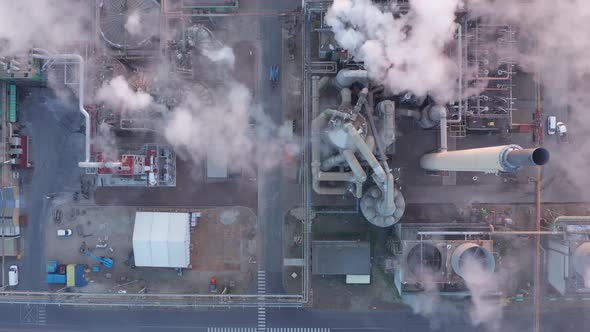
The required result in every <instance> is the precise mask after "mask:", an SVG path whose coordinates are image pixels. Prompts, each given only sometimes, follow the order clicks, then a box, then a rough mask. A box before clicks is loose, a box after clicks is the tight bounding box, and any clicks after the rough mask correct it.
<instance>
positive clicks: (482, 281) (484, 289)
mask: <svg viewBox="0 0 590 332" xmlns="http://www.w3.org/2000/svg"><path fill="white" fill-rule="evenodd" d="M462 271H465V272H463V279H464V280H465V283H466V284H467V288H469V291H470V293H471V304H472V305H471V307H470V308H469V315H470V318H471V322H472V324H473V325H476V326H477V325H480V324H486V326H487V327H488V328H490V329H492V330H498V329H499V328H500V324H501V321H502V320H501V319H502V316H503V311H502V310H503V304H502V303H501V302H499V301H498V299H493V298H490V297H489V294H492V293H494V292H496V291H497V290H498V286H499V284H498V283H499V282H500V279H502V278H501V277H500V275H499V274H496V275H491V274H490V273H489V272H488V271H487V270H486V269H485V267H484V266H483V265H482V264H481V263H480V262H479V261H477V260H475V259H473V258H469V257H468V258H467V259H465V260H464V265H463V269H462Z"/></svg>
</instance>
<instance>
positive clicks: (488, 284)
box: [404, 259, 507, 330]
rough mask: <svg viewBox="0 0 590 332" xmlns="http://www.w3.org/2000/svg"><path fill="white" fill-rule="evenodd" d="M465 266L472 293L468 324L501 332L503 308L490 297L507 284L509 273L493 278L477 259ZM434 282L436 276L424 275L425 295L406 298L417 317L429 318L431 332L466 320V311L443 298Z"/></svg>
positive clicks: (422, 293)
mask: <svg viewBox="0 0 590 332" xmlns="http://www.w3.org/2000/svg"><path fill="white" fill-rule="evenodd" d="M463 264H464V265H463V267H462V271H465V272H464V273H463V279H464V281H465V284H466V286H467V288H468V289H469V293H470V301H471V305H470V306H469V307H468V308H467V311H468V312H469V323H471V324H472V325H473V326H480V325H483V326H485V327H486V328H487V329H490V330H498V329H499V328H500V327H501V323H502V316H503V304H502V303H501V302H499V301H498V299H492V298H490V297H489V295H490V294H492V293H494V292H496V291H497V290H498V287H499V285H500V284H501V283H502V282H503V281H504V280H505V276H506V275H507V273H506V271H498V272H497V273H495V274H493V275H490V274H489V272H488V271H486V269H485V268H484V266H482V265H481V263H480V262H479V261H477V260H475V259H466V260H464V262H463ZM434 280H435V279H434V272H432V271H428V270H426V271H423V273H422V275H421V281H422V284H423V286H424V291H423V292H421V293H418V294H415V295H411V296H407V297H404V302H405V303H406V304H407V305H408V306H410V307H411V308H412V311H413V312H414V313H415V314H419V315H422V316H424V317H426V318H428V319H429V320H430V325H431V328H432V329H440V328H442V327H444V326H445V325H446V324H450V323H452V322H454V321H458V320H461V319H463V318H462V315H461V312H462V310H463V308H462V306H461V303H460V302H453V301H451V300H450V299H445V298H443V297H441V295H440V293H439V291H438V288H437V285H436V283H435V282H434Z"/></svg>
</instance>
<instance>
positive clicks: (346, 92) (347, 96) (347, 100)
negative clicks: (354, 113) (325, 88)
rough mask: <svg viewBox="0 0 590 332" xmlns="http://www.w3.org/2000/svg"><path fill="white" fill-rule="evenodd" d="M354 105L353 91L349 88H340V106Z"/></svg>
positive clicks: (348, 106)
mask: <svg viewBox="0 0 590 332" xmlns="http://www.w3.org/2000/svg"><path fill="white" fill-rule="evenodd" d="M350 107H352V93H351V91H350V89H349V88H343V89H342V90H340V108H350Z"/></svg>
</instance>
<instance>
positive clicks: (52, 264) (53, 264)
mask: <svg viewBox="0 0 590 332" xmlns="http://www.w3.org/2000/svg"><path fill="white" fill-rule="evenodd" d="M57 264H58V263H57V261H47V266H46V268H45V272H47V273H55V271H57Z"/></svg>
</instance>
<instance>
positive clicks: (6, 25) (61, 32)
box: [0, 0, 92, 55]
mask: <svg viewBox="0 0 590 332" xmlns="http://www.w3.org/2000/svg"><path fill="white" fill-rule="evenodd" d="M88 8H89V7H88V6H87V2H86V1H76V0H44V1H39V0H18V1H0V54H4V55H10V54H17V53H24V52H27V51H28V50H29V49H30V48H31V47H32V46H36V47H44V48H45V47H46V48H59V47H60V46H63V45H66V44H69V43H72V42H76V41H82V40H86V39H87V37H88V34H87V32H88V31H89V30H88V29H87V28H86V27H87V26H90V23H89V22H90V20H89V17H91V16H90V15H91V13H92V12H91V11H89V10H88Z"/></svg>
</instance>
